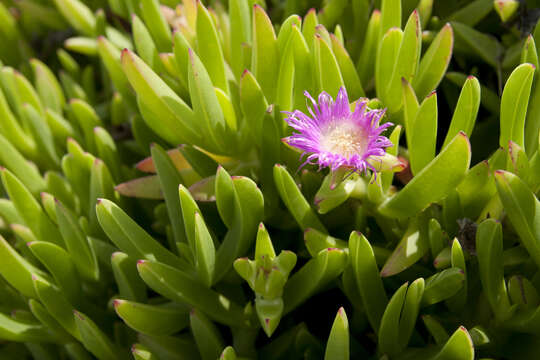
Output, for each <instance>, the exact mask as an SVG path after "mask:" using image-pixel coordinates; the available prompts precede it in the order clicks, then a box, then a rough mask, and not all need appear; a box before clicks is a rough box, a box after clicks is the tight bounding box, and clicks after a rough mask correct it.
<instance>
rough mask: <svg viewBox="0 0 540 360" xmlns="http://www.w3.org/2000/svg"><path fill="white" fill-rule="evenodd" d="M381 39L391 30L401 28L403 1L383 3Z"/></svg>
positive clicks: (389, 0) (390, 0)
mask: <svg viewBox="0 0 540 360" xmlns="http://www.w3.org/2000/svg"><path fill="white" fill-rule="evenodd" d="M381 14H382V15H381V33H380V34H381V35H380V36H381V38H382V36H383V35H385V34H386V32H387V31H388V30H389V29H391V28H398V29H399V28H401V0H382V1H381Z"/></svg>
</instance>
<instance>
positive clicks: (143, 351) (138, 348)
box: [131, 344, 158, 360]
mask: <svg viewBox="0 0 540 360" xmlns="http://www.w3.org/2000/svg"><path fill="white" fill-rule="evenodd" d="M131 354H132V355H133V358H134V359H135V360H158V358H157V356H156V355H154V353H152V351H151V350H150V349H149V348H147V347H146V346H144V345H141V344H134V345H133V346H132V347H131Z"/></svg>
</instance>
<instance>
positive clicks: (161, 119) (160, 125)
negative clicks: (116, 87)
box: [122, 50, 199, 145]
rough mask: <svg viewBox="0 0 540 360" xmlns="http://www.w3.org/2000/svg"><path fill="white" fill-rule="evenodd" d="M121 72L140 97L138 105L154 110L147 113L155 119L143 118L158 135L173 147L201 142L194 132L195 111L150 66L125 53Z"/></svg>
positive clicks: (127, 51) (126, 51)
mask: <svg viewBox="0 0 540 360" xmlns="http://www.w3.org/2000/svg"><path fill="white" fill-rule="evenodd" d="M122 68H123V69H124V73H125V74H126V76H127V78H128V80H129V82H130V84H131V86H133V88H134V89H135V92H136V93H137V94H138V98H139V105H141V104H142V105H143V106H145V108H147V109H151V110H148V113H149V114H152V115H153V116H152V117H149V116H145V114H144V113H143V118H144V119H145V121H146V123H147V125H148V126H149V127H150V128H151V129H152V130H153V131H155V132H156V134H158V135H160V136H161V137H162V138H163V139H165V140H166V141H167V142H169V143H171V144H173V145H176V144H179V143H186V142H187V143H194V142H196V141H197V140H198V139H199V135H197V134H196V133H195V130H194V122H195V115H194V114H193V110H191V108H189V106H187V105H186V103H185V102H184V101H183V100H182V99H181V98H180V97H178V95H176V94H175V93H174V91H173V90H172V89H171V88H170V87H169V86H167V84H166V83H165V82H164V81H163V80H162V79H161V78H160V77H159V76H158V75H157V74H156V73H155V72H153V71H152V69H151V68H150V67H148V65H146V64H145V63H144V62H143V61H142V60H141V59H140V58H139V57H137V56H136V55H135V54H134V53H132V52H130V51H129V50H124V51H123V52H122Z"/></svg>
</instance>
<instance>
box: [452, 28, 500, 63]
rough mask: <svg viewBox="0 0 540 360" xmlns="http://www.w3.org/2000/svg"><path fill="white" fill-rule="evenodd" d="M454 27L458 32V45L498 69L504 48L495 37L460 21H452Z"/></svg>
mask: <svg viewBox="0 0 540 360" xmlns="http://www.w3.org/2000/svg"><path fill="white" fill-rule="evenodd" d="M452 27H453V28H454V31H455V34H456V47H457V46H458V45H460V47H463V48H464V49H466V50H469V51H470V52H471V53H472V54H474V55H476V56H478V57H480V58H481V59H482V60H484V61H485V62H486V63H488V64H489V65H491V66H493V68H495V69H497V66H499V63H500V58H501V54H502V53H503V50H504V49H503V47H502V45H501V44H500V43H499V42H498V41H497V39H496V38H495V37H493V36H491V35H488V34H484V33H481V32H479V31H478V30H475V29H473V28H471V27H469V26H467V25H464V24H461V23H458V22H452Z"/></svg>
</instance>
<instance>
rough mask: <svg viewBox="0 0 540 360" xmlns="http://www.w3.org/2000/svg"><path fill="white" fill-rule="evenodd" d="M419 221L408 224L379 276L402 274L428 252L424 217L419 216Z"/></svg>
mask: <svg viewBox="0 0 540 360" xmlns="http://www.w3.org/2000/svg"><path fill="white" fill-rule="evenodd" d="M420 217H421V218H420V219H419V220H413V221H411V222H410V223H409V227H408V229H407V231H405V234H403V237H402V238H401V240H400V242H399V244H398V245H397V246H396V248H395V249H394V251H393V252H392V255H390V257H389V258H388V259H387V260H386V263H385V264H384V266H383V268H382V270H381V276H382V277H388V276H392V275H395V274H398V273H400V272H402V271H403V270H405V269H407V268H408V267H410V266H411V265H413V264H414V263H416V262H417V261H418V260H420V259H421V258H422V256H424V255H425V253H426V252H427V251H428V250H429V247H428V239H427V233H426V229H423V227H425V225H424V224H421V222H424V220H423V219H422V218H423V217H424V216H420Z"/></svg>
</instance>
